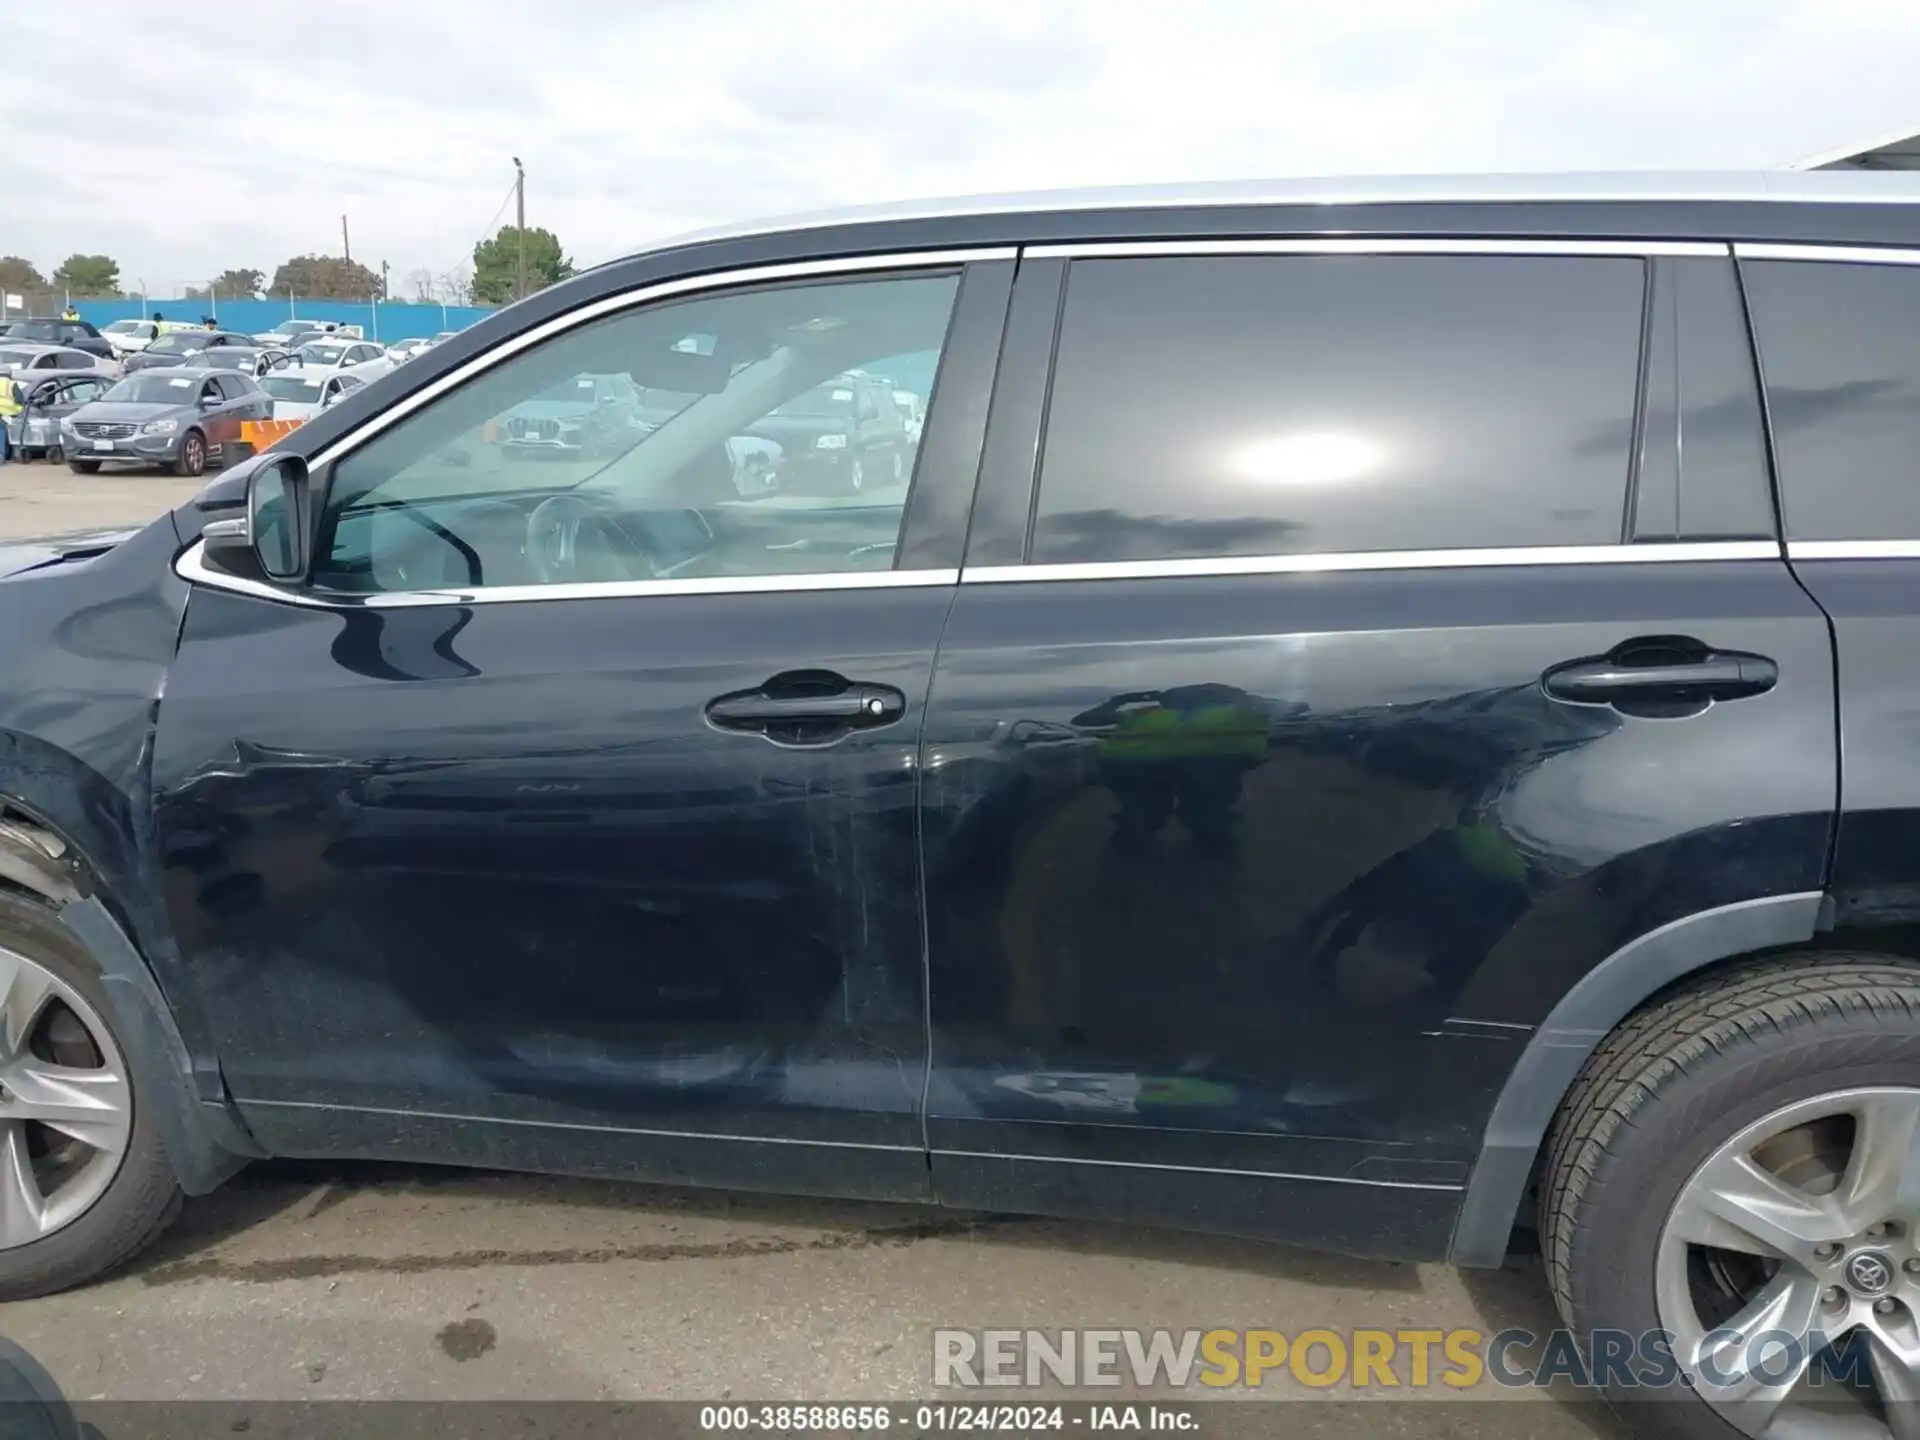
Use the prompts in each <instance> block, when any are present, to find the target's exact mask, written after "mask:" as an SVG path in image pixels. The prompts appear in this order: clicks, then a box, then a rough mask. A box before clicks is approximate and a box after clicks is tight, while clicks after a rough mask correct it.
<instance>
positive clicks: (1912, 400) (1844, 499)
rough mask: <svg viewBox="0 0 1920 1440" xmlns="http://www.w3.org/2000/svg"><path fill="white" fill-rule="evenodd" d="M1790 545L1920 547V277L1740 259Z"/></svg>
mask: <svg viewBox="0 0 1920 1440" xmlns="http://www.w3.org/2000/svg"><path fill="white" fill-rule="evenodd" d="M1740 271H1741V275H1742V277H1743V278H1744V280H1745V282H1746V288H1747V303H1748V304H1749V306H1750V307H1751V308H1752V312H1753V326H1754V334H1755V337H1756V338H1757V339H1758V341H1759V344H1760V367H1761V370H1762V371H1763V373H1764V374H1765V376H1766V385H1767V413H1768V418H1769V419H1770V420H1771V422H1772V425H1773V438H1774V452H1775V456H1776V458H1777V460H1778V463H1779V467H1780V490H1781V500H1782V508H1783V510H1784V512H1785V520H1786V527H1787V538H1788V539H1789V540H1892V539H1898V540H1913V539H1920V267H1915V266H1911V265H1863V264H1854V263H1848V264H1840V263H1827V262H1818V261H1804V260H1743V261H1742V262H1741V266H1740Z"/></svg>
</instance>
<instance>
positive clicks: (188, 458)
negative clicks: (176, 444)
mask: <svg viewBox="0 0 1920 1440" xmlns="http://www.w3.org/2000/svg"><path fill="white" fill-rule="evenodd" d="M173 473H174V474H176V475H185V476H187V477H188V478H189V479H191V478H192V477H194V476H196V475H204V474H206V473H207V437H206V436H204V435H202V434H201V433H200V432H199V431H198V430H189V431H187V433H186V434H185V435H182V436H181V437H180V458H179V459H177V460H175V461H174V462H173Z"/></svg>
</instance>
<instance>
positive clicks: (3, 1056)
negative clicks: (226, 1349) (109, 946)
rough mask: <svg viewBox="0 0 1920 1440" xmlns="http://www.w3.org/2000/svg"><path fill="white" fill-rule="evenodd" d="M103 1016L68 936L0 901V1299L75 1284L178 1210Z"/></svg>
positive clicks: (90, 977) (37, 911) (15, 899)
mask: <svg viewBox="0 0 1920 1440" xmlns="http://www.w3.org/2000/svg"><path fill="white" fill-rule="evenodd" d="M107 1013H108V1012H107V1005H106V997H105V994H104V992H103V989H102V986H101V983H100V975H99V971H98V968H97V967H96V966H95V965H94V964H93V961H92V959H91V957H89V956H88V955H87V954H86V952H85V950H84V949H82V948H81V946H80V945H79V943H78V942H77V941H76V940H74V938H73V937H72V935H71V934H70V933H69V932H68V931H67V929H66V927H65V926H63V925H61V924H60V923H59V921H58V920H56V919H55V918H54V917H53V915H52V913H51V912H50V911H48V910H47V909H46V908H45V907H44V906H41V905H39V904H38V903H36V902H34V901H31V900H28V899H26V898H24V897H20V896H17V895H13V894H10V893H7V894H0V1300H19V1299H23V1298H26V1297H28V1296H33V1295H44V1294H48V1293H51V1292H53V1291H56V1290H65V1289H68V1288H70V1287H72V1286H75V1285H80V1284H84V1283H85V1282H86V1281H88V1280H91V1279H93V1278H94V1277H95V1276H97V1275H100V1274H101V1273H103V1272H105V1271H107V1270H109V1269H111V1268H112V1267H114V1266H115V1265H118V1264H120V1263H121V1262H122V1261H124V1260H126V1259H128V1258H129V1257H131V1256H132V1255H133V1254H134V1253H135V1252H137V1251H139V1250H140V1249H142V1248H144V1247H145V1246H146V1245H147V1244H148V1243H149V1242H150V1241H152V1240H153V1239H154V1238H155V1237H156V1236H158V1235H159V1234H160V1232H161V1231H162V1230H163V1229H165V1228H166V1226H167V1225H168V1223H169V1222H170V1221H171V1220H172V1219H173V1217H174V1215H175V1214H176V1213H177V1211H178V1209H179V1206H180V1191H179V1188H178V1186H177V1185H176V1184H175V1183H174V1178H173V1171H172V1169H171V1168H170V1167H169V1165H168V1164H167V1160H166V1157H165V1155H164V1154H163V1153H162V1151H161V1148H160V1138H159V1135H158V1133H157V1131H156V1129H155V1126H154V1123H153V1120H152V1117H151V1116H150V1115H149V1114H147V1113H146V1111H145V1109H144V1108H143V1107H142V1106H141V1105H140V1104H139V1103H138V1100H139V1097H138V1096H137V1095H136V1094H135V1090H134V1081H133V1074H132V1071H131V1069H130V1068H129V1066H128V1064H127V1060H126V1052H125V1050H124V1049H123V1047H122V1045H121V1043H120V1038H119V1036H118V1035H117V1034H116V1033H115V1032H114V1029H113V1027H112V1025H111V1024H110V1023H109V1022H108V1020H107V1019H106V1015H107Z"/></svg>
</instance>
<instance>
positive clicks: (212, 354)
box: [193, 347, 253, 370]
mask: <svg viewBox="0 0 1920 1440" xmlns="http://www.w3.org/2000/svg"><path fill="white" fill-rule="evenodd" d="M252 363H253V354H252V352H250V351H247V350H237V349H233V348H232V347H227V348H223V349H219V350H203V351H202V352H201V353H200V354H198V355H195V356H194V357H193V366H194V368H195V369H196V370H244V369H246V368H247V367H248V366H249V365H251V364H252Z"/></svg>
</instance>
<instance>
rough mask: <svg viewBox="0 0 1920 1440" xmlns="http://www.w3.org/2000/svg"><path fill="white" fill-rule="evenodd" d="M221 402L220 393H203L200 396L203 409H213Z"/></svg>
mask: <svg viewBox="0 0 1920 1440" xmlns="http://www.w3.org/2000/svg"><path fill="white" fill-rule="evenodd" d="M219 403H220V397H219V396H218V395H202V396H201V397H200V408H201V409H202V410H211V409H213V407H214V406H216V405H218V404H219Z"/></svg>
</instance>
